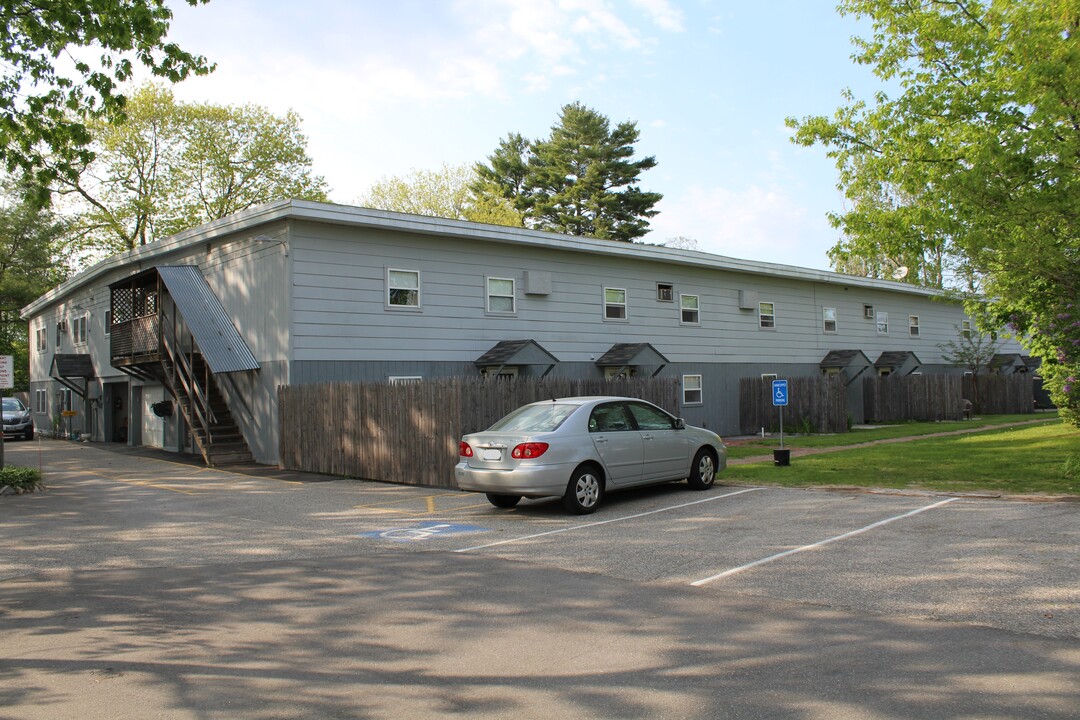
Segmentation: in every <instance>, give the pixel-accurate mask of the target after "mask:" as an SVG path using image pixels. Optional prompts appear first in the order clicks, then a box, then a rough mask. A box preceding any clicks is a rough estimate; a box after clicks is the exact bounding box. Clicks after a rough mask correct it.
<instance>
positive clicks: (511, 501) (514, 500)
mask: <svg viewBox="0 0 1080 720" xmlns="http://www.w3.org/2000/svg"><path fill="white" fill-rule="evenodd" d="M487 499H488V502H489V503H491V504H492V505H494V506H495V507H497V508H512V507H514V506H515V505H517V504H518V503H519V502H521V496H520V495H498V494H496V493H487Z"/></svg>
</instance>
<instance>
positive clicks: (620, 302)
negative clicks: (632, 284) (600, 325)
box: [604, 287, 626, 320]
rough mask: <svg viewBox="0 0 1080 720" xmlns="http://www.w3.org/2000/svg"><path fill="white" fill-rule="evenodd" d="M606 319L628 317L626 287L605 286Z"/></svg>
mask: <svg viewBox="0 0 1080 720" xmlns="http://www.w3.org/2000/svg"><path fill="white" fill-rule="evenodd" d="M604 319H605V320H625V319H626V289H625V288H609V287H606V288H604Z"/></svg>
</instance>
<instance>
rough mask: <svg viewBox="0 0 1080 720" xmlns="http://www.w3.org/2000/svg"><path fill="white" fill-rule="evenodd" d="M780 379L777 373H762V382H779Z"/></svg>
mask: <svg viewBox="0 0 1080 720" xmlns="http://www.w3.org/2000/svg"><path fill="white" fill-rule="evenodd" d="M779 377H780V376H779V375H777V374H776V373H761V379H762V380H777V379H779Z"/></svg>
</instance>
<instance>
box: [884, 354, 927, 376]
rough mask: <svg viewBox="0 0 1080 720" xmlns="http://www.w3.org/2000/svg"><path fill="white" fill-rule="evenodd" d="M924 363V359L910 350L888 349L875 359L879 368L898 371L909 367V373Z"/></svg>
mask: <svg viewBox="0 0 1080 720" xmlns="http://www.w3.org/2000/svg"><path fill="white" fill-rule="evenodd" d="M921 365H922V360H919V358H918V357H917V356H916V355H915V353H913V352H911V351H910V350H887V351H885V352H883V353H881V355H879V356H878V359H877V360H875V361H874V367H875V368H877V369H878V370H889V371H890V372H898V371H901V370H904V369H907V371H908V373H909V374H910V373H911V372H913V371H915V370H917V369H918V368H919V367H920V366H921Z"/></svg>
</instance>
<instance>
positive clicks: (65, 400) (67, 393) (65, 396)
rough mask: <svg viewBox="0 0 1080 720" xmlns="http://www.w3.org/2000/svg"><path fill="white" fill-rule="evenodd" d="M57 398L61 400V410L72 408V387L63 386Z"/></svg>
mask: <svg viewBox="0 0 1080 720" xmlns="http://www.w3.org/2000/svg"><path fill="white" fill-rule="evenodd" d="M56 395H57V398H58V399H59V400H60V411H61V412H63V411H64V410H71V409H73V408H72V407H71V388H61V389H60V392H58V393H57V394H56Z"/></svg>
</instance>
